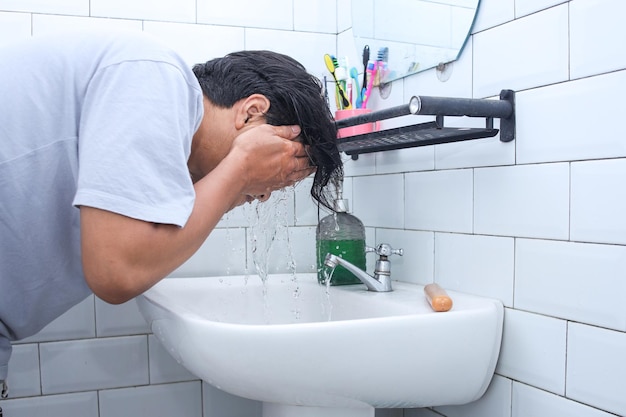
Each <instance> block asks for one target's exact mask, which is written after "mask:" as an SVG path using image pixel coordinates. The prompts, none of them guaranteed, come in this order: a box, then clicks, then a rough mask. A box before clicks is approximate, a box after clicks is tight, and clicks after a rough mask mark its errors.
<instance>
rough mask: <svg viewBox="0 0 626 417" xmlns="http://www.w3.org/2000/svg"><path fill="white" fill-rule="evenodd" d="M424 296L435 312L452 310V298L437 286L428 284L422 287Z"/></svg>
mask: <svg viewBox="0 0 626 417" xmlns="http://www.w3.org/2000/svg"><path fill="white" fill-rule="evenodd" d="M424 294H425V295H426V299H427V300H428V303H430V306H431V307H432V309H433V310H435V311H448V310H450V309H451V308H452V298H450V296H449V295H448V293H447V292H446V290H444V289H443V288H441V287H440V286H439V284H428V285H426V286H425V287H424Z"/></svg>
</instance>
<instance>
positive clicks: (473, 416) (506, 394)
mask: <svg viewBox="0 0 626 417" xmlns="http://www.w3.org/2000/svg"><path fill="white" fill-rule="evenodd" d="M435 410H437V411H439V412H441V413H442V414H443V415H445V416H448V417H486V416H490V417H491V416H494V417H495V416H498V417H502V416H509V415H510V413H511V380H510V379H506V378H503V377H501V376H498V375H496V376H494V377H493V379H492V380H491V384H490V385H489V388H487V392H486V393H485V395H483V397H482V398H480V399H479V400H477V401H474V402H472V403H469V404H465V405H459V406H444V407H435Z"/></svg>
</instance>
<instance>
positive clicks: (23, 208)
mask: <svg viewBox="0 0 626 417" xmlns="http://www.w3.org/2000/svg"><path fill="white" fill-rule="evenodd" d="M202 112H203V107H202V91H201V89H200V86H199V84H198V81H197V79H196V77H195V76H194V74H193V72H192V71H191V70H190V68H189V67H188V66H187V65H186V64H185V62H184V61H183V60H182V59H181V58H180V57H179V56H177V55H176V54H175V53H174V52H172V51H171V50H169V49H167V48H165V47H163V46H162V45H160V44H159V43H158V42H156V41H154V40H153V39H151V38H150V37H148V36H147V35H144V34H141V33H137V34H131V33H125V34H123V35H122V34H105V33H79V34H76V33H75V34H68V35H58V36H48V37H46V38H33V39H30V40H27V41H24V42H20V43H17V44H13V45H11V46H5V47H2V48H0V380H3V379H5V377H6V372H7V362H8V358H9V355H10V344H9V340H18V339H22V338H24V337H27V336H31V335H33V334H35V333H36V332H38V331H39V330H41V329H42V328H43V327H44V326H45V325H46V324H48V323H49V322H51V321H52V320H54V319H55V318H56V317H58V316H59V315H61V314H62V313H64V312H65V311H67V310H68V309H69V308H70V307H72V306H73V305H75V304H77V303H78V302H80V301H81V300H83V299H84V298H85V297H87V296H88V295H89V294H90V290H89V288H88V286H87V285H86V283H85V280H84V276H83V272H82V264H81V256H80V229H79V209H78V208H77V207H78V206H82V205H84V206H91V207H97V208H100V209H104V210H109V211H112V212H115V213H119V214H123V215H125V216H128V217H132V218H136V219H141V220H145V221H148V222H155V223H167V224H175V225H178V226H181V227H182V226H184V225H185V223H186V221H187V219H188V217H189V215H190V213H191V210H192V207H193V203H194V197H195V194H194V189H193V185H192V182H191V179H190V176H189V171H188V168H187V160H188V158H189V153H190V149H191V139H192V136H193V134H194V133H195V131H196V130H197V129H198V126H199V124H200V120H201V118H202Z"/></svg>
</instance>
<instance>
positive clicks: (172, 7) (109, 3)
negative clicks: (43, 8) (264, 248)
mask: <svg viewBox="0 0 626 417" xmlns="http://www.w3.org/2000/svg"><path fill="white" fill-rule="evenodd" d="M89 10H90V16H95V17H116V18H121V19H142V20H164V21H168V22H190V23H195V21H196V2H195V1H193V0H158V1H154V0H133V1H124V0H90V1H89Z"/></svg>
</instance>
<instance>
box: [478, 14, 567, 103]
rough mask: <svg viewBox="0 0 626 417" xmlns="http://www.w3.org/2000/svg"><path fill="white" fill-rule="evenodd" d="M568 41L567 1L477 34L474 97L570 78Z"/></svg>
mask: <svg viewBox="0 0 626 417" xmlns="http://www.w3.org/2000/svg"><path fill="white" fill-rule="evenodd" d="M568 43H569V42H568V8H567V4H563V5H560V6H556V7H553V8H550V9H547V10H545V11H544V12H541V13H535V14H532V15H529V16H526V17H523V18H520V19H517V20H514V21H512V22H509V23H507V24H506V25H502V26H498V27H495V28H493V29H491V30H488V31H484V32H480V33H477V34H476V35H474V62H475V63H476V62H478V63H479V65H475V66H474V97H488V96H492V95H496V94H499V93H500V90H502V89H503V88H508V89H513V90H522V89H526V88H530V87H537V86H541V85H547V84H551V83H556V82H562V81H565V80H567V79H568V75H569V74H568V71H569V62H568V56H569V54H568ZM528 45H532V47H529V46H528Z"/></svg>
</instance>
